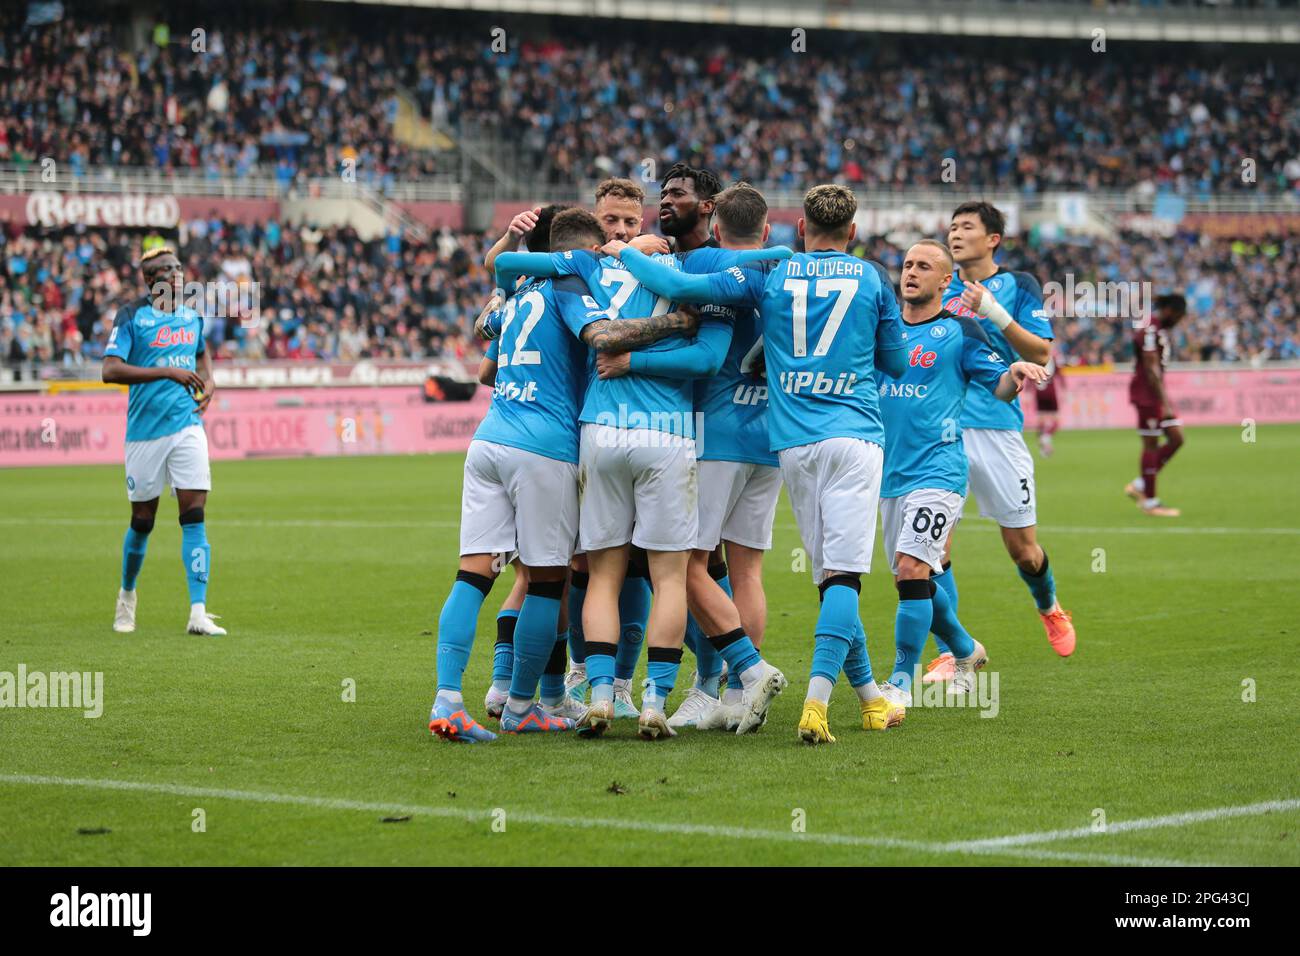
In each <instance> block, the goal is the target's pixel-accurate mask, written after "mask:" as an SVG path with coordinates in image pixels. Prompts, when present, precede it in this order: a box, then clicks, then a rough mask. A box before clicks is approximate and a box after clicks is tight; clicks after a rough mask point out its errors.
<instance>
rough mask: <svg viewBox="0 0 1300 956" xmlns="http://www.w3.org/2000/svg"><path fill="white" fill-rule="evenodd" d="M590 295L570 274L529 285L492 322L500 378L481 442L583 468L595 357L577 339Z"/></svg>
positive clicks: (480, 429)
mask: <svg viewBox="0 0 1300 956" xmlns="http://www.w3.org/2000/svg"><path fill="white" fill-rule="evenodd" d="M586 294H587V287H586V285H585V284H584V283H583V282H582V281H581V280H578V279H576V278H573V277H571V276H569V277H564V278H560V279H542V280H534V281H529V282H527V283H525V284H524V285H522V286H520V287H519V288H518V289H517V290H515V293H514V294H513V295H511V296H510V297H509V298H508V299H506V301H505V303H504V304H503V305H502V306H501V308H500V309H498V310H497V311H496V312H495V313H493V314H492V315H491V316H489V318H488V323H487V324H488V325H489V326H490V327H491V328H492V329H493V330H496V331H499V333H500V334H499V337H498V338H497V339H495V340H494V343H495V344H496V346H497V349H496V362H497V377H496V382H495V384H494V385H493V388H492V404H491V405H490V406H489V408H488V413H487V415H485V416H484V418H483V421H482V422H481V423H480V424H479V427H478V430H477V431H476V432H475V433H474V437H475V438H477V439H480V440H482V441H489V442H495V443H496V444H498V445H509V446H511V447H513V448H522V449H524V450H525V451H530V452H533V453H534V454H537V455H542V456H544V457H546V458H554V459H556V460H557V461H570V462H574V463H575V464H576V463H577V461H578V408H579V407H580V405H581V402H582V395H583V392H584V390H585V388H586V378H587V372H586V363H587V352H588V349H587V347H586V346H585V345H583V344H582V342H581V341H580V340H579V339H578V337H577V336H578V333H579V332H581V331H582V326H583V325H584V324H586V323H585V315H586V312H587V309H586V306H585V304H584V303H583V302H582V299H583V298H584V297H585V296H586ZM489 355H491V351H489Z"/></svg>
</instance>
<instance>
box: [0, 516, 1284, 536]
mask: <svg viewBox="0 0 1300 956" xmlns="http://www.w3.org/2000/svg"><path fill="white" fill-rule="evenodd" d="M121 524H122V520H121V519H119V518H68V517H60V516H53V517H26V518H0V525H20V526H27V525H31V526H33V527H39V526H40V525H69V526H73V527H82V526H85V527H90V526H96V525H111V526H113V527H117V526H119V525H121ZM214 524H215V525H217V526H228V527H232V528H345V529H346V528H379V529H383V528H412V529H424V528H428V529H443V528H459V527H460V522H459V521H360V520H335V519H319V518H314V519H311V520H307V519H302V520H296V519H291V518H220V517H218V518H216V519H214ZM774 527H775V528H777V529H778V530H782V531H796V530H798V529H797V527H796V526H795V525H794V524H793V523H791V522H788V521H778V522H777V523H776V524H775V525H774ZM962 527H963V528H968V529H971V530H975V531H986V532H987V531H997V530H998V526H997V525H995V524H993V523H992V522H991V521H990V522H986V521H980V522H978V523H977V522H968V523H967V524H964V525H963V526H962ZM1038 530H1039V531H1042V532H1044V533H1045V534H1094V535H1105V534H1139V535H1146V534H1175V535H1178V534H1182V535H1283V536H1295V535H1300V528H1226V527H1210V528H1195V527H1176V526H1171V525H1168V524H1161V525H1152V526H1150V527H1134V526H1131V525H1119V526H1115V527H1094V526H1087V525H1039V526H1038Z"/></svg>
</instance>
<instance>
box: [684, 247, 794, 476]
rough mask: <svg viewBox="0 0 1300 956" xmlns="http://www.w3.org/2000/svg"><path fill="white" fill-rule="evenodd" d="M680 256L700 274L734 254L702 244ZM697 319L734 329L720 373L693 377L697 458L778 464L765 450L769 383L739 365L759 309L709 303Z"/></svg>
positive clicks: (754, 333) (753, 337)
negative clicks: (697, 428) (720, 322)
mask: <svg viewBox="0 0 1300 956" xmlns="http://www.w3.org/2000/svg"><path fill="white" fill-rule="evenodd" d="M679 258H680V259H681V268H682V270H683V271H685V272H690V273H695V274H702V273H709V272H720V271H721V270H723V269H726V268H728V267H730V266H731V265H733V264H734V263H735V258H736V255H735V253H734V252H730V251H728V250H726V249H719V248H716V247H705V248H701V249H696V250H694V251H693V252H688V253H683V254H680V255H679ZM759 271H763V270H762V269H761V268H760V269H759ZM700 318H701V320H710V319H714V320H721V321H726V322H730V323H731V325H732V333H731V345H730V346H728V348H727V356H726V358H724V359H723V361H722V368H720V369H719V370H718V374H716V375H713V376H709V377H706V378H698V379H696V380H695V413H696V417H697V419H698V424H699V426H700V434H699V436H698V438H699V440H698V441H697V443H696V457H697V458H699V459H700V460H701V461H705V460H708V461H743V462H748V463H750V464H755V465H769V466H772V467H776V465H777V464H778V462H777V458H776V456H775V455H773V454H772V453H771V451H769V450H768V436H767V383H766V382H765V381H764V380H762V379H758V378H755V377H754V376H753V375H750V374H749V373H747V372H742V371H741V369H740V366H741V363H742V362H743V361H744V360H745V357H746V356H747V355H748V354H749V352H750V351H751V350H752V349H753V348H754V345H755V343H756V342H757V341H758V339H759V335H760V334H761V332H760V328H759V317H758V310H757V309H753V308H747V307H746V308H741V307H737V306H730V305H713V304H710V305H704V306H701V307H700Z"/></svg>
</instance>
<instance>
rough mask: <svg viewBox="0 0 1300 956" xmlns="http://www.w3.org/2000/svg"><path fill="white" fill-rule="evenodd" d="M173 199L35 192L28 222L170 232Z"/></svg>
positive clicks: (175, 208)
mask: <svg viewBox="0 0 1300 956" xmlns="http://www.w3.org/2000/svg"><path fill="white" fill-rule="evenodd" d="M180 218H181V207H180V204H179V203H178V202H177V201H176V197H175V196H144V195H124V196H100V195H83V194H80V193H57V192H34V193H32V194H31V196H30V197H28V199H27V222H28V223H29V224H31V225H33V226H46V227H51V226H125V227H136V228H139V227H145V226H152V227H154V228H158V229H172V228H175V226H176V224H177V223H178V222H180Z"/></svg>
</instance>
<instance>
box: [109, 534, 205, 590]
mask: <svg viewBox="0 0 1300 956" xmlns="http://www.w3.org/2000/svg"><path fill="white" fill-rule="evenodd" d="M148 547H149V532H148V531H145V532H144V533H141V532H139V531H137V530H135V528H133V527H132V528H127V529H126V537H125V538H124V539H123V540H122V590H123V591H134V590H135V580H136V578H137V577H139V576H140V567H141V566H142V565H143V564H144V553H145V550H146V549H147V548H148ZM191 603H193V602H191Z"/></svg>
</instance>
